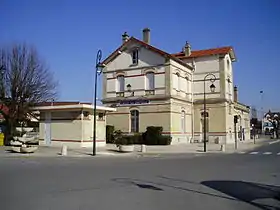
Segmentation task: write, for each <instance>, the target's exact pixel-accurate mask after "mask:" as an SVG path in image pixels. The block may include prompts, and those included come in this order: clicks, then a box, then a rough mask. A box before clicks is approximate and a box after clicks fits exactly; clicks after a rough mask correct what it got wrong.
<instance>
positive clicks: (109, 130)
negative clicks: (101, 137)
mask: <svg viewBox="0 0 280 210" xmlns="http://www.w3.org/2000/svg"><path fill="white" fill-rule="evenodd" d="M114 130H115V127H114V126H112V125H106V143H114Z"/></svg>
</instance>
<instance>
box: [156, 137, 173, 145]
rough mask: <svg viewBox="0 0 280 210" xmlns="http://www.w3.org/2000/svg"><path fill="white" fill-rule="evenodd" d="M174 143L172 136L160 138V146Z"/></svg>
mask: <svg viewBox="0 0 280 210" xmlns="http://www.w3.org/2000/svg"><path fill="white" fill-rule="evenodd" d="M171 141H172V137H171V136H161V137H160V138H159V142H158V144H159V145H170V144H171Z"/></svg>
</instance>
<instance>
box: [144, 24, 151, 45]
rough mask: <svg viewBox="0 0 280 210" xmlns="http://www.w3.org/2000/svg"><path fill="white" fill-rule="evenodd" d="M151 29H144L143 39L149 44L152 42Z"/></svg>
mask: <svg viewBox="0 0 280 210" xmlns="http://www.w3.org/2000/svg"><path fill="white" fill-rule="evenodd" d="M150 31H151V30H150V29H149V28H144V29H143V41H144V42H146V43H147V44H150Z"/></svg>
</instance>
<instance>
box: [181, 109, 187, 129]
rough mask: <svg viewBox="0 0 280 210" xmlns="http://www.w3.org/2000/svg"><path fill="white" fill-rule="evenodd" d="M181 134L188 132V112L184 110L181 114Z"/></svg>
mask: <svg viewBox="0 0 280 210" xmlns="http://www.w3.org/2000/svg"><path fill="white" fill-rule="evenodd" d="M181 132H182V133H185V132H186V112H185V111H184V110H182V112H181Z"/></svg>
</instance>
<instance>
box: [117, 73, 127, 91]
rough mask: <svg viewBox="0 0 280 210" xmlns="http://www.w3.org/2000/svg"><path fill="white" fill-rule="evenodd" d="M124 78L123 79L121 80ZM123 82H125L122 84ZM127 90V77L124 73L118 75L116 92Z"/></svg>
mask: <svg viewBox="0 0 280 210" xmlns="http://www.w3.org/2000/svg"><path fill="white" fill-rule="evenodd" d="M121 78H122V81H121V80H120V79H121ZM121 82H123V84H121ZM124 90H125V77H124V75H118V76H117V79H116V92H118V93H119V92H124Z"/></svg>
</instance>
